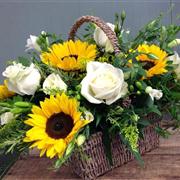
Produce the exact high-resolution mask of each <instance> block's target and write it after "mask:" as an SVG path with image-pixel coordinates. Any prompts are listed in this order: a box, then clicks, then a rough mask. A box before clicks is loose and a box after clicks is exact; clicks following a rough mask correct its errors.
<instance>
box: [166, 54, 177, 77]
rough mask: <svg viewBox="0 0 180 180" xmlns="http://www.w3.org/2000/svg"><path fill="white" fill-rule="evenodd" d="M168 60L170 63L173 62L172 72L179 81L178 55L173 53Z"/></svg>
mask: <svg viewBox="0 0 180 180" xmlns="http://www.w3.org/2000/svg"><path fill="white" fill-rule="evenodd" d="M168 59H169V60H170V61H173V65H174V68H175V70H174V72H175V73H176V75H177V79H179V80H180V57H179V54H178V53H177V52H176V51H175V52H174V55H172V56H169V57H168Z"/></svg>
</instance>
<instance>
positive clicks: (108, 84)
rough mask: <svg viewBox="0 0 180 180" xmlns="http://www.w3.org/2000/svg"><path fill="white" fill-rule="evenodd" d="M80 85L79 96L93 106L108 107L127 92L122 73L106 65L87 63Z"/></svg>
mask: <svg viewBox="0 0 180 180" xmlns="http://www.w3.org/2000/svg"><path fill="white" fill-rule="evenodd" d="M81 85H82V88H81V94H82V95H83V96H84V97H85V98H86V99H87V100H88V101H89V102H91V103H94V104H100V103H106V104H107V105H110V104H112V103H113V102H115V101H116V100H118V99H119V98H121V97H123V96H124V95H126V94H127V92H128V89H127V83H126V82H124V74H123V71H122V70H121V69H118V68H115V67H114V66H112V65H111V64H107V63H100V62H89V63H88V64H87V75H86V77H85V78H84V79H83V80H82V82H81Z"/></svg>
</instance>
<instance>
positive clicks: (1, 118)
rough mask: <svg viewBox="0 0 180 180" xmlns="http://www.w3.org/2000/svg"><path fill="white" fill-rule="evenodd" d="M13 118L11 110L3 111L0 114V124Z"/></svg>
mask: <svg viewBox="0 0 180 180" xmlns="http://www.w3.org/2000/svg"><path fill="white" fill-rule="evenodd" d="M13 119H14V115H13V113H11V112H5V113H3V114H1V116H0V124H1V125H4V124H7V123H8V122H10V121H11V120H13Z"/></svg>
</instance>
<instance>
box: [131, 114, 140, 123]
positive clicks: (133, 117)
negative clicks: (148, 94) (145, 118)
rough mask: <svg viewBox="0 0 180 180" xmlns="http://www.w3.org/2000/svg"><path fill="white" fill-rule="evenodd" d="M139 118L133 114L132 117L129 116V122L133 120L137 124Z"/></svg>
mask: <svg viewBox="0 0 180 180" xmlns="http://www.w3.org/2000/svg"><path fill="white" fill-rule="evenodd" d="M139 118H140V117H139V116H138V115H137V114H134V115H132V116H131V120H133V121H135V122H137V121H138V120H139Z"/></svg>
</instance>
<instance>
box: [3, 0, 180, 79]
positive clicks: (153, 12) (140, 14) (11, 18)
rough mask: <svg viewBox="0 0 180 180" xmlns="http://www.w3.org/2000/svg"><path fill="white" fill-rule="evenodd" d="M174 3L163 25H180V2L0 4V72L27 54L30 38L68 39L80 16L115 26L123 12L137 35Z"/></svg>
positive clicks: (21, 0)
mask: <svg viewBox="0 0 180 180" xmlns="http://www.w3.org/2000/svg"><path fill="white" fill-rule="evenodd" d="M172 3H173V4H174V5H175V6H174V10H173V13H169V14H167V15H165V18H164V20H163V22H164V23H165V24H169V23H171V21H173V22H176V23H177V24H178V23H179V24H180V20H177V19H176V18H175V17H176V15H177V14H178V13H180V0H116V1H110V0H44V1H43V0H0V72H2V71H3V70H4V67H5V61H6V60H9V59H15V58H16V57H17V56H20V55H23V54H24V50H25V44H26V39H27V38H28V37H29V35H30V34H34V35H37V34H39V33H40V32H41V31H42V30H44V31H48V32H55V33H58V34H59V33H61V34H62V35H63V37H65V38H66V37H67V32H68V31H69V28H70V27H71V25H72V24H73V22H74V20H75V19H77V18H78V17H79V16H82V15H87V14H90V15H96V16H100V17H102V18H103V19H104V20H105V21H108V22H112V23H113V20H114V13H115V12H118V13H120V12H121V10H122V9H125V11H126V13H127V19H126V24H125V26H126V27H129V29H131V31H132V32H133V34H135V33H136V32H137V30H138V29H140V27H142V25H143V24H144V23H147V22H148V21H149V20H151V19H152V18H154V17H156V16H158V15H159V14H160V12H164V13H165V14H166V13H167V12H168V9H169V8H170V5H171V4H172ZM1 80H2V77H1V76H0V81H1Z"/></svg>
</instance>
